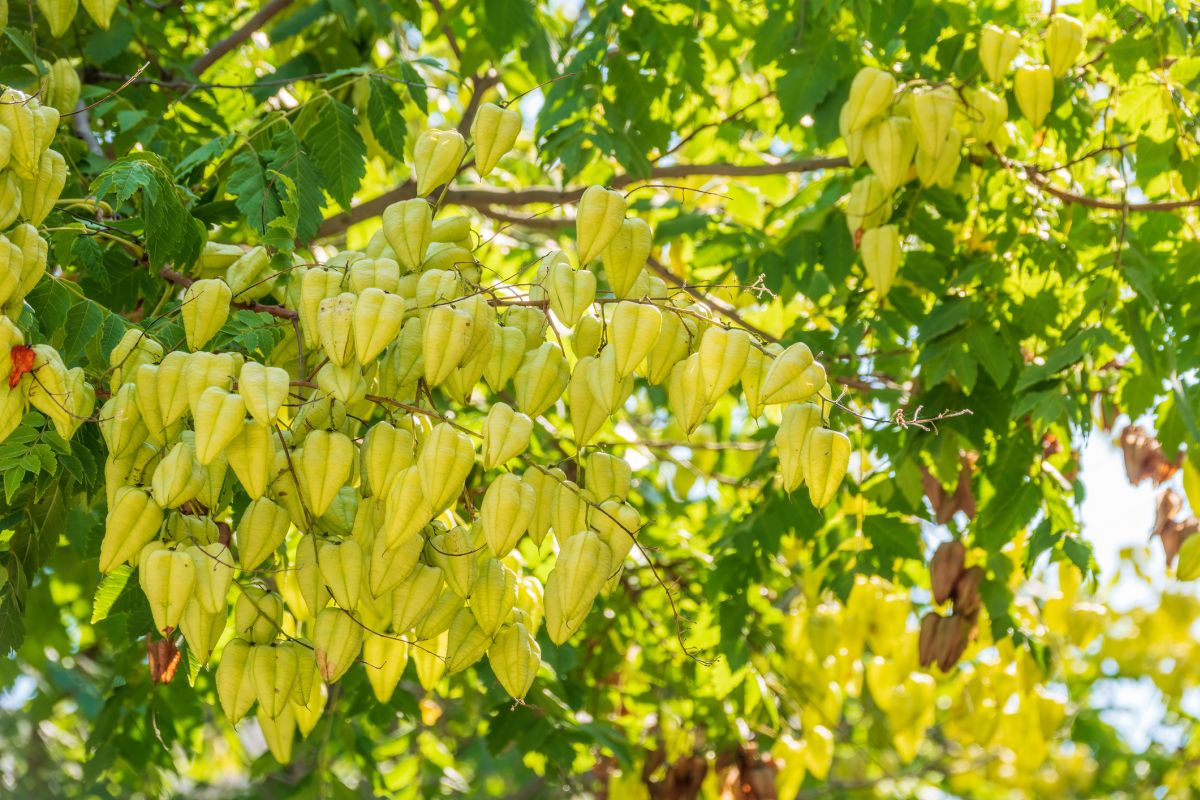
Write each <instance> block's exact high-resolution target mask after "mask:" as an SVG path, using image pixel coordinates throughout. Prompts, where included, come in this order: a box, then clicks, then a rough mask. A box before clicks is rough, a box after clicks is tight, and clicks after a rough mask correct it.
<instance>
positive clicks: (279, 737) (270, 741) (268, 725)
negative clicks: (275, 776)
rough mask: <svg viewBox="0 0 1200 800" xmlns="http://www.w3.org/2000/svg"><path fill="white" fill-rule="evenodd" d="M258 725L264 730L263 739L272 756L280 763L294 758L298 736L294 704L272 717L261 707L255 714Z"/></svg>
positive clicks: (285, 762) (286, 762) (288, 761)
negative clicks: (293, 753) (295, 742)
mask: <svg viewBox="0 0 1200 800" xmlns="http://www.w3.org/2000/svg"><path fill="white" fill-rule="evenodd" d="M255 718H256V719H257V720H258V727H259V729H260V730H261V731H262V735H263V740H264V741H265V742H266V743H267V749H268V750H269V751H270V752H271V757H272V758H274V759H275V760H276V761H277V762H279V763H280V764H288V763H290V762H291V760H292V744H293V742H294V741H295V738H296V712H295V710H294V707H293V706H292V705H290V704H289V705H286V706H284V708H283V710H282V711H280V712H279V716H277V717H271V716H269V715H267V714H265V713H264V712H263V711H262V710H261V708H260V709H259V711H258V713H257V714H256V715H255Z"/></svg>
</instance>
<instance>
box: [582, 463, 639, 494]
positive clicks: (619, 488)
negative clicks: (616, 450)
mask: <svg viewBox="0 0 1200 800" xmlns="http://www.w3.org/2000/svg"><path fill="white" fill-rule="evenodd" d="M584 474H585V476H586V477H585V479H584V485H585V486H586V487H587V488H588V490H589V491H591V493H592V494H593V495H595V496H596V499H598V500H607V499H608V498H610V497H615V498H617V499H618V500H621V501H624V500H626V499H627V498H628V497H629V482H630V480H631V479H632V477H633V470H632V469H631V468H630V466H629V462H628V461H626V460H625V459H623V458H618V457H617V456H613V455H609V454H608V453H602V452H600V451H598V450H597V451H595V452H593V453H592V454H591V455H589V456H588V458H587V469H586V471H585V473H584Z"/></svg>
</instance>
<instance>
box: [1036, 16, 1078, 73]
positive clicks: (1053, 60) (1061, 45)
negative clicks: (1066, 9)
mask: <svg viewBox="0 0 1200 800" xmlns="http://www.w3.org/2000/svg"><path fill="white" fill-rule="evenodd" d="M1045 46H1046V63H1048V64H1049V65H1050V74H1051V75H1053V76H1054V77H1055V78H1061V77H1062V76H1063V75H1066V74H1067V73H1068V72H1070V71H1071V67H1073V66H1075V61H1076V60H1077V59H1078V58H1079V54H1080V53H1081V52H1082V51H1083V23H1081V22H1080V21H1079V20H1077V19H1075V18H1074V17H1068V16H1066V15H1065V14H1055V15H1054V16H1053V17H1051V18H1050V24H1049V25H1047V26H1046V43H1045Z"/></svg>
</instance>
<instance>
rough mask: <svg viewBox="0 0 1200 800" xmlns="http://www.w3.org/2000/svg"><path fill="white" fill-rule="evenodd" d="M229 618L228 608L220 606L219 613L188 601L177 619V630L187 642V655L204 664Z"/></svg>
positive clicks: (210, 655) (206, 662)
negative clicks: (210, 611) (211, 611)
mask: <svg viewBox="0 0 1200 800" xmlns="http://www.w3.org/2000/svg"><path fill="white" fill-rule="evenodd" d="M228 619H229V609H228V608H222V609H221V611H220V612H219V613H216V614H212V613H209V612H208V611H205V610H204V608H203V607H202V606H201V605H200V604H199V603H188V604H187V606H185V607H184V609H183V617H182V618H180V620H179V630H180V632H181V633H183V638H184V640H185V641H186V642H187V646H188V651H189V656H191V657H195V659H196V661H197V662H198V663H199V664H201V665H202V666H205V665H207V664H208V662H209V660H210V659H211V658H212V654H213V651H214V650H216V649H217V643H218V642H220V641H221V636H222V635H223V634H224V633H225V623H226V622H227V621H228Z"/></svg>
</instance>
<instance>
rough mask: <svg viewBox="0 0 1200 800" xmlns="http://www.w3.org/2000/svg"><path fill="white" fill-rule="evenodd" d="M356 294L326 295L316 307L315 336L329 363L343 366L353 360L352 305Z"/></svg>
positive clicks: (354, 302) (355, 299)
mask: <svg viewBox="0 0 1200 800" xmlns="http://www.w3.org/2000/svg"><path fill="white" fill-rule="evenodd" d="M357 300H358V298H357V296H355V295H353V294H351V293H350V292H342V293H341V294H339V295H337V296H336V297H327V298H325V299H324V300H322V301H321V303H320V304H319V305H318V307H317V338H318V339H319V340H320V342H321V349H322V350H323V351H324V353H325V355H326V356H327V357H328V358H329V361H330V363H332V364H333V365H334V366H337V367H345V366H347V365H349V364H351V363H353V362H354V306H355V304H356V301H357Z"/></svg>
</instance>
